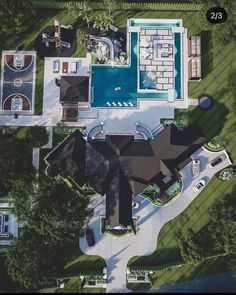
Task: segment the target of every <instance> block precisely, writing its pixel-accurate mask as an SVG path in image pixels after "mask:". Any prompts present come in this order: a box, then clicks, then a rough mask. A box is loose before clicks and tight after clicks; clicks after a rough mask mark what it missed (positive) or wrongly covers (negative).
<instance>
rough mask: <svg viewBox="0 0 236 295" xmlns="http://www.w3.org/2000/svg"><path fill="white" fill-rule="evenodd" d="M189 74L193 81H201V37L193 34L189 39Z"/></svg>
mask: <svg viewBox="0 0 236 295" xmlns="http://www.w3.org/2000/svg"><path fill="white" fill-rule="evenodd" d="M188 52H189V63H188V75H189V80H191V81H200V80H201V77H202V67H201V37H200V36H192V37H191V38H190V39H189V40H188Z"/></svg>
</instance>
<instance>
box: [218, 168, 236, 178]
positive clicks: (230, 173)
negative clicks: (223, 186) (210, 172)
mask: <svg viewBox="0 0 236 295" xmlns="http://www.w3.org/2000/svg"><path fill="white" fill-rule="evenodd" d="M233 177H235V168H233V167H230V168H225V169H223V170H222V171H220V173H219V176H218V178H219V179H221V180H230V179H232V178H233Z"/></svg>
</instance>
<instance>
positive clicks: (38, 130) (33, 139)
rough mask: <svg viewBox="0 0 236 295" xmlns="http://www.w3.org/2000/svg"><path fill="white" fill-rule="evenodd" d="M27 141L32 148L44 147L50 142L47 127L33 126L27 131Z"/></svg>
mask: <svg viewBox="0 0 236 295" xmlns="http://www.w3.org/2000/svg"><path fill="white" fill-rule="evenodd" d="M25 139H26V141H27V142H28V144H29V145H30V146H31V147H34V148H37V147H42V146H44V145H45V144H47V142H48V133H47V130H46V128H45V127H42V126H32V127H30V128H28V129H27V131H26V136H25Z"/></svg>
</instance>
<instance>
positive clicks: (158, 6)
mask: <svg viewBox="0 0 236 295" xmlns="http://www.w3.org/2000/svg"><path fill="white" fill-rule="evenodd" d="M32 3H33V6H34V7H36V8H42V9H45V8H46V9H68V5H69V7H71V5H72V6H73V7H74V8H75V9H81V7H82V3H83V2H76V1H66V2H63V1H55V0H54V1H49V0H32ZM89 6H90V7H91V8H92V9H93V10H104V9H105V7H104V4H103V2H90V3H89ZM201 8H202V4H199V3H155V2H153V3H140V2H137V3H136V2H132V3H126V2H119V1H116V4H115V10H141V11H142V10H161V11H166V10H173V11H199V10H201Z"/></svg>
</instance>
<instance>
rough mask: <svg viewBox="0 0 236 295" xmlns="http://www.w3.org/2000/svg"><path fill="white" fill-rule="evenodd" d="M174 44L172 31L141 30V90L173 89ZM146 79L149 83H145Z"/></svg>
mask: <svg viewBox="0 0 236 295" xmlns="http://www.w3.org/2000/svg"><path fill="white" fill-rule="evenodd" d="M173 44H174V37H173V33H172V30H171V29H167V28H165V29H153V28H142V29H141V32H140V35H139V70H140V75H141V77H142V79H141V80H142V83H141V85H140V87H141V88H154V89H157V90H168V89H172V88H173V78H174V74H173V71H174V68H173V62H174V57H173V47H174V45H173ZM145 78H146V81H147V82H148V83H145V82H146V81H145ZM150 80H151V81H152V83H150Z"/></svg>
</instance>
